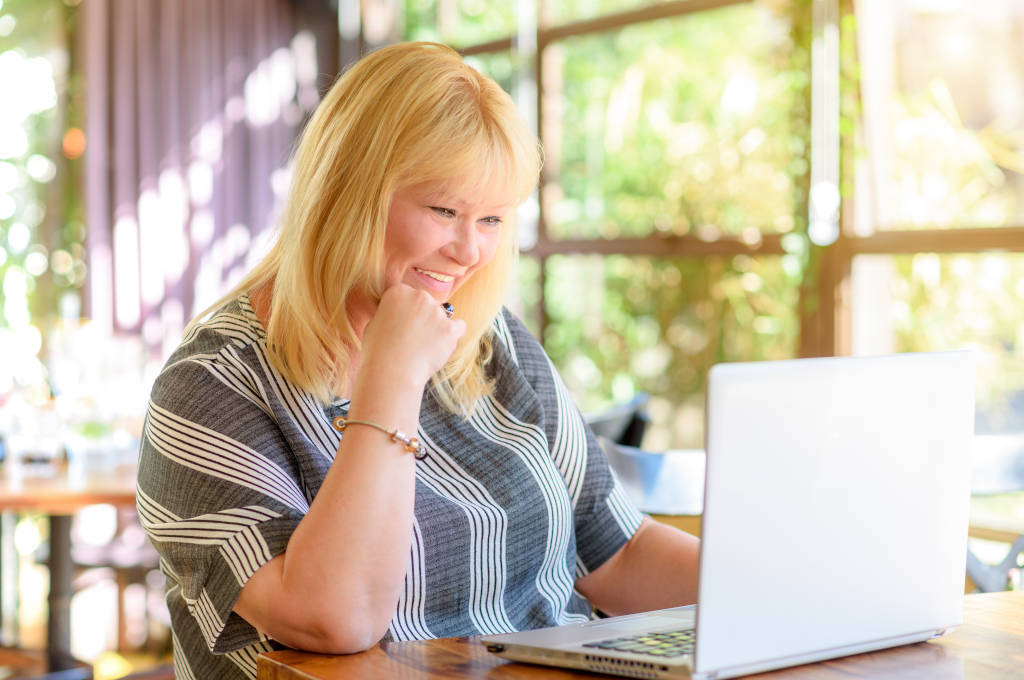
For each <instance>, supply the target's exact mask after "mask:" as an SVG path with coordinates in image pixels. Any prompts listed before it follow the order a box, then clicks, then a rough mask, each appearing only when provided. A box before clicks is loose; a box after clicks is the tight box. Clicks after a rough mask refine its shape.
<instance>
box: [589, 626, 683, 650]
mask: <svg viewBox="0 0 1024 680" xmlns="http://www.w3.org/2000/svg"><path fill="white" fill-rule="evenodd" d="M694 632H695V631H694V629H693V628H680V629H679V630H667V631H662V632H660V633H641V634H639V635H627V636H625V637H619V638H611V639H609V640H598V641H597V642H587V643H584V644H583V646H584V647H595V648H597V649H612V650H615V651H617V652H633V653H635V654H647V655H649V656H682V655H684V654H692V653H693V638H694Z"/></svg>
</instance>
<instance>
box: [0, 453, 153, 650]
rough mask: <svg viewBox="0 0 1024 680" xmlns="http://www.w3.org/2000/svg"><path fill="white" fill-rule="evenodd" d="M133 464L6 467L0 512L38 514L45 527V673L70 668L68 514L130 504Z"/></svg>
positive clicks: (0, 476) (1, 473)
mask: <svg viewBox="0 0 1024 680" xmlns="http://www.w3.org/2000/svg"><path fill="white" fill-rule="evenodd" d="M135 473H136V467H135V466H134V465H120V466H117V467H96V468H93V467H83V466H74V465H72V466H69V465H66V464H59V465H56V464H54V465H51V464H22V465H17V466H16V465H15V464H13V463H5V464H4V465H3V466H0V511H3V510H10V511H14V512H19V513H23V512H42V513H45V514H47V515H48V517H49V523H50V556H49V561H48V566H49V569H50V593H49V596H48V598H47V603H48V611H49V616H48V618H47V622H46V652H47V656H48V658H49V662H48V665H49V667H50V670H63V669H64V668H66V667H71V666H73V665H74V662H73V660H72V657H71V595H72V592H71V581H72V578H73V575H74V574H73V571H74V569H73V564H72V561H71V515H73V514H74V513H75V512H76V511H78V510H81V509H82V508H84V507H86V506H89V505H96V504H98V503H109V504H111V505H115V506H118V507H125V506H131V507H134V506H135Z"/></svg>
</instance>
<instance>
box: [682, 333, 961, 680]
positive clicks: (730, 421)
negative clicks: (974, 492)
mask: <svg viewBox="0 0 1024 680" xmlns="http://www.w3.org/2000/svg"><path fill="white" fill-rule="evenodd" d="M974 373H975V372H974V361H973V356H972V355H971V353H969V352H947V353H929V354H902V355H893V356H884V357H859V358H856V357H853V358H851V357H847V358H825V359H800V360H793V361H775V362H755V363H747V364H722V365H718V366H715V367H714V368H713V369H712V370H711V373H710V376H709V384H708V411H707V412H708V427H707V478H706V487H705V494H704V498H705V505H704V515H703V528H702V535H703V537H704V538H703V544H702V548H701V576H700V595H699V600H698V601H699V602H700V607H699V608H698V613H697V630H698V635H697V647H696V655H695V664H696V671H697V672H698V673H699V674H702V675H703V674H705V673H712V672H720V673H723V674H726V675H732V674H735V672H736V671H738V670H740V671H742V672H753V671H754V670H757V669H759V668H770V667H776V666H781V665H792V663H795V661H794V660H795V659H799V658H801V657H805V658H804V660H806V661H810V660H814V659H818V658H827V657H828V656H835V654H834V653H830V652H829V650H835V649H843V648H850V647H858V646H859V647H862V648H869V647H871V646H877V647H885V646H889V644H887V643H886V642H885V641H886V640H890V639H892V640H896V639H898V638H901V637H905V636H907V635H916V634H921V637H922V639H923V638H924V637H927V636H928V635H929V631H931V632H936V631H938V630H940V629H943V628H946V627H949V626H954V625H957V624H958V623H960V621H961V606H962V602H963V587H964V565H965V554H966V541H967V521H968V504H969V493H970V492H969V481H970V472H971V467H970V449H971V437H972V435H973V432H974ZM767 508H770V510H767ZM780 621H784V622H786V623H785V624H784V625H780ZM876 643H877V644H876ZM786 659H788V661H786V662H784V663H782V662H780V661H781V660H786ZM730 669H732V670H731V671H730Z"/></svg>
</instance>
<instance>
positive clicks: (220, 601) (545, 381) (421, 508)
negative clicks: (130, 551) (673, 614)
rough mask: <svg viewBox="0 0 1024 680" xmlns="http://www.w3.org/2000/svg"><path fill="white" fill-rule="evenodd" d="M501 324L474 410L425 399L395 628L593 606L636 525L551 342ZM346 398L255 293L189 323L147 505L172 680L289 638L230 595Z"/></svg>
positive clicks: (292, 510) (514, 623)
mask: <svg viewBox="0 0 1024 680" xmlns="http://www.w3.org/2000/svg"><path fill="white" fill-rule="evenodd" d="M494 334H495V337H496V339H497V341H496V342H495V343H494V345H495V352H494V358H493V360H492V362H491V364H490V366H489V370H490V371H491V373H492V375H493V376H494V377H495V379H496V385H497V387H496V390H495V394H494V396H493V397H490V398H487V399H485V400H483V402H482V403H481V404H479V405H478V407H477V409H476V411H475V413H474V415H473V416H472V417H471V418H470V419H468V420H464V419H461V418H459V417H457V416H454V415H452V414H451V413H449V412H447V411H446V410H444V409H443V408H442V407H441V406H440V405H439V404H438V403H437V401H436V400H435V399H434V397H433V395H432V394H431V393H430V390H429V389H428V390H427V393H426V394H425V395H424V400H423V407H422V411H421V413H420V421H419V431H418V436H419V437H420V439H421V441H423V442H424V443H425V444H426V446H427V448H428V449H429V452H430V455H429V457H428V458H427V459H426V460H423V461H420V462H418V463H417V470H416V499H415V518H414V526H413V541H412V546H411V550H410V555H409V570H408V572H407V574H406V577H405V586H404V589H403V591H402V593H401V597H400V598H399V602H398V607H397V609H396V611H395V616H394V618H393V619H392V622H391V626H390V629H389V631H388V636H389V637H391V638H393V639H398V640H409V639H423V638H432V637H447V636H456V635H477V634H484V633H497V632H506V631H513V630H522V629H527V628H539V627H543V626H551V625H558V624H563V623H568V622H572V621H580V620H586V619H587V618H589V617H590V613H591V608H590V605H589V603H588V602H587V601H586V600H585V599H584V598H583V597H582V596H581V595H580V594H579V593H577V592H576V591H575V590H574V589H573V583H574V580H575V579H576V578H577V577H579V576H581V575H583V574H586V573H588V572H589V571H590V570H593V569H594V568H596V567H597V566H599V565H600V564H602V563H603V562H604V561H605V560H607V559H608V558H609V557H610V556H611V555H612V554H614V553H615V552H616V551H617V550H618V549H619V548H620V547H621V546H622V545H623V544H624V543H625V542H626V541H627V540H628V539H629V537H630V536H632V535H633V532H635V531H636V528H637V527H638V526H639V524H640V520H641V515H640V514H639V512H638V511H637V510H636V508H635V507H634V506H633V505H632V504H631V502H630V501H629V500H628V499H627V497H626V496H625V494H624V493H623V491H622V489H621V487H620V485H619V483H618V481H617V479H616V478H615V476H614V474H613V473H612V471H611V469H610V468H609V467H608V463H607V461H606V460H605V457H604V455H603V454H602V453H601V450H600V448H599V446H598V444H597V443H596V441H595V440H594V436H593V434H592V433H591V432H590V430H589V428H587V427H586V426H585V425H584V423H583V420H582V418H581V416H580V413H579V411H578V410H577V409H576V407H575V406H574V405H573V403H572V401H571V399H570V397H569V395H568V393H567V392H566V389H565V386H564V385H563V383H562V381H561V379H560V378H559V377H558V375H557V374H556V372H555V370H554V368H553V367H552V365H551V362H550V360H549V359H548V357H547V355H546V354H545V353H544V351H543V349H542V348H541V347H540V345H538V344H537V342H536V341H535V340H534V339H533V337H532V336H531V335H530V334H529V332H528V331H527V330H526V329H525V327H524V326H523V325H522V323H521V322H520V321H519V320H518V319H516V318H515V317H514V316H513V315H511V314H510V313H508V312H507V311H505V312H503V313H502V314H501V315H499V316H498V317H497V318H496V319H495V322H494ZM347 410H348V401H347V400H339V401H337V402H335V403H333V404H329V405H327V406H324V405H323V404H322V403H318V402H317V401H316V400H314V399H313V398H312V397H311V396H310V395H308V394H307V393H304V392H303V391H301V390H298V389H296V388H295V387H294V386H293V385H291V384H289V383H288V382H287V381H285V380H284V379H283V378H282V377H281V375H280V374H279V373H278V372H277V371H276V370H275V369H274V368H273V367H272V366H271V365H270V363H269V361H268V360H267V352H266V331H265V329H264V328H263V326H262V325H261V324H260V322H259V320H258V319H257V318H256V315H255V314H254V313H253V311H252V308H251V306H250V304H249V300H248V298H246V297H245V296H242V297H240V298H238V300H236V301H235V302H233V303H231V304H229V305H227V306H226V307H224V308H223V309H221V310H220V311H219V312H217V313H216V314H214V315H213V316H212V317H211V318H210V319H209V320H208V321H206V322H205V323H203V324H201V325H199V326H198V327H196V328H195V329H193V330H192V332H190V333H189V334H188V335H187V337H185V338H184V339H183V341H182V344H181V345H180V346H179V347H178V349H177V350H176V351H175V352H174V354H173V355H172V356H171V357H170V359H169V360H168V362H167V364H166V366H165V367H164V368H163V371H162V372H161V373H160V375H159V376H158V377H157V380H156V382H155V384H154V387H153V392H152V396H151V399H150V403H149V410H148V413H147V417H146V424H145V429H144V432H143V439H142V449H141V454H140V461H139V479H138V508H139V515H140V517H141V518H142V523H143V526H144V527H145V529H146V531H147V533H148V535H149V538H150V540H151V541H152V542H153V544H154V545H155V546H156V548H157V550H158V551H159V553H160V556H161V568H162V569H163V571H164V573H165V574H166V576H167V604H168V607H169V609H170V613H171V620H172V629H173V638H174V661H175V675H176V677H177V678H179V679H183V680H184V679H191V678H217V679H222V678H255V677H256V656H257V654H259V653H260V652H262V651H266V650H270V649H274V648H277V647H279V645H278V643H276V642H274V641H272V640H270V639H268V638H267V637H266V636H265V635H262V634H261V633H259V632H258V631H257V630H256V629H255V628H253V627H252V626H251V625H249V624H248V623H247V622H246V621H245V620H244V619H242V618H241V617H239V616H238V615H237V614H234V613H232V611H231V609H232V607H233V606H234V603H235V601H236V600H237V598H238V594H239V592H240V591H241V588H242V586H243V585H244V584H245V582H246V580H247V579H248V578H249V577H250V576H251V575H252V574H253V572H255V571H256V569H258V568H259V567H260V566H261V565H263V564H265V563H266V562H267V561H269V560H270V559H271V558H272V557H274V556H275V555H278V554H280V553H282V552H284V550H285V548H286V547H287V543H288V538H289V537H290V536H291V533H292V531H294V529H295V527H296V526H297V525H298V523H299V521H300V520H301V519H302V517H303V515H304V514H305V512H306V511H307V510H308V508H309V504H310V502H311V501H312V499H313V497H314V496H316V493H317V491H318V489H319V488H320V484H321V483H322V481H323V479H324V475H325V474H326V473H327V469H328V468H329V466H330V465H331V461H332V460H333V458H334V452H335V450H336V449H337V446H338V442H339V441H340V436H341V435H340V434H339V433H338V432H336V431H335V430H334V428H333V427H332V425H331V421H332V419H333V418H334V417H335V416H338V415H343V414H345V413H346V412H347ZM353 615H356V616H358V615H359V614H358V612H354V613H353Z"/></svg>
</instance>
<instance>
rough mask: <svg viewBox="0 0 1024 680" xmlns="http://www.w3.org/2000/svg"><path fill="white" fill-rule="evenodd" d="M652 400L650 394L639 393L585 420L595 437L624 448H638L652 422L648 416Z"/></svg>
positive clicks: (586, 417) (585, 417)
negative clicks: (648, 407)
mask: <svg viewBox="0 0 1024 680" xmlns="http://www.w3.org/2000/svg"><path fill="white" fill-rule="evenodd" d="M650 400H651V397H650V395H649V394H647V393H646V392H639V393H637V395H636V396H635V397H633V398H632V399H631V400H629V401H628V402H625V403H622V404H617V405H615V406H612V407H611V408H609V409H607V410H606V411H602V412H601V413H596V414H591V415H588V416H584V420H586V422H587V424H588V425H590V429H591V430H593V431H594V434H595V435H597V436H599V437H604V438H606V439H608V440H610V441H613V442H615V443H616V444H622V445H623V446H635V447H638V446H640V443H641V442H642V441H643V438H644V432H646V431H647V424H648V423H650V422H651V418H650V416H649V415H648V414H647V403H648V402H649V401H650Z"/></svg>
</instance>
